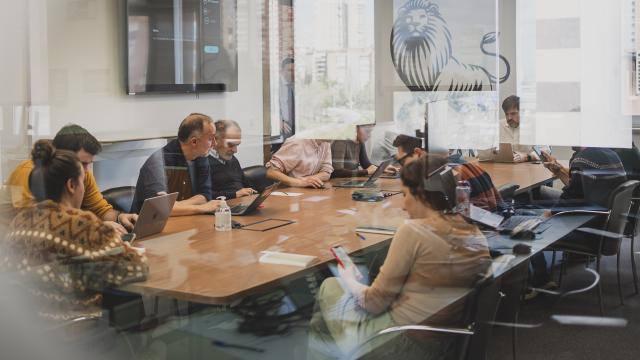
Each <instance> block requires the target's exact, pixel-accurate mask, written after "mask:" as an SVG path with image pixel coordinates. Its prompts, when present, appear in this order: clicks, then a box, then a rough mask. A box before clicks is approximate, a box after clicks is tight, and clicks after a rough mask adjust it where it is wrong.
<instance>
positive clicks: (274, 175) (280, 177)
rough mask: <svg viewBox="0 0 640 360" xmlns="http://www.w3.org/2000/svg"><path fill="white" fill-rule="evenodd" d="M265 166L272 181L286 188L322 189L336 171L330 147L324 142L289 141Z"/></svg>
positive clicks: (291, 139) (309, 140) (308, 140)
mask: <svg viewBox="0 0 640 360" xmlns="http://www.w3.org/2000/svg"><path fill="white" fill-rule="evenodd" d="M265 166H266V167H267V177H268V178H269V179H272V180H275V181H280V182H281V183H283V184H285V185H287V186H294V187H312V188H316V189H319V188H322V187H324V182H325V181H329V178H330V177H331V173H332V172H333V166H332V165H331V144H330V143H329V142H328V141H325V140H312V139H297V138H295V137H293V138H289V139H287V140H286V141H285V142H284V144H282V147H281V148H280V150H278V151H277V152H276V153H275V154H273V157H272V158H271V160H270V161H269V162H268V163H267V164H266V165H265Z"/></svg>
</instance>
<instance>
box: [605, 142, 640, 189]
mask: <svg viewBox="0 0 640 360" xmlns="http://www.w3.org/2000/svg"><path fill="white" fill-rule="evenodd" d="M611 150H613V151H614V152H615V153H616V154H618V157H619V158H620V161H621V162H622V166H624V171H626V173H627V177H628V178H629V179H630V180H638V179H640V150H638V147H637V146H636V144H635V143H633V142H632V143H631V148H629V149H622V148H615V149H611Z"/></svg>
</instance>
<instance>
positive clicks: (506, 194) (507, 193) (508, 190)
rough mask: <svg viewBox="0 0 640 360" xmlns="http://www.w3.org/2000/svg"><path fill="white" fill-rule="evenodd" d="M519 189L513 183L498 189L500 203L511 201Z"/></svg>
mask: <svg viewBox="0 0 640 360" xmlns="http://www.w3.org/2000/svg"><path fill="white" fill-rule="evenodd" d="M519 188H520V185H518V184H514V183H508V184H504V185H502V186H500V187H499V188H498V193H499V194H500V197H501V198H502V201H505V202H508V201H511V199H513V198H514V197H515V196H516V191H517V190H518V189H519Z"/></svg>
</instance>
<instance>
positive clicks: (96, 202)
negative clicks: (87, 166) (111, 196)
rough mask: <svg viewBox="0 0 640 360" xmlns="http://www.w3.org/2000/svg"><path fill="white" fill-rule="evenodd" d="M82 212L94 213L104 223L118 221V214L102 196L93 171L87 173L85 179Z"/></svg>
mask: <svg viewBox="0 0 640 360" xmlns="http://www.w3.org/2000/svg"><path fill="white" fill-rule="evenodd" d="M81 208H82V210H86V211H90V212H92V213H94V214H95V215H96V216H97V217H98V218H100V219H102V220H103V221H117V219H116V216H117V215H118V212H117V211H115V210H113V207H112V206H111V205H110V204H109V202H107V200H106V199H105V198H104V196H102V193H101V192H100V189H99V188H98V184H97V182H96V178H95V177H94V176H93V173H92V172H91V171H87V172H86V173H85V177H84V197H83V198H82V205H81Z"/></svg>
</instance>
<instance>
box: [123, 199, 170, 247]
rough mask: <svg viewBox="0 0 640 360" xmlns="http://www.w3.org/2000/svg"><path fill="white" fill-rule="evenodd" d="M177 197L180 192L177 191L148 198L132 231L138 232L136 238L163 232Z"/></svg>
mask: <svg viewBox="0 0 640 360" xmlns="http://www.w3.org/2000/svg"><path fill="white" fill-rule="evenodd" d="M177 198H178V193H177V192H175V193H171V194H166V195H160V196H156V197H152V198H148V199H146V200H145V201H144V203H143V204H142V209H141V210H140V214H139V215H138V221H136V224H135V225H134V227H133V231H132V233H134V234H136V239H141V238H143V237H145V236H149V235H154V234H157V233H159V232H161V231H162V230H163V229H164V226H165V225H166V224H167V220H168V219H169V216H170V215H171V210H172V209H173V204H175V202H176V199H177Z"/></svg>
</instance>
